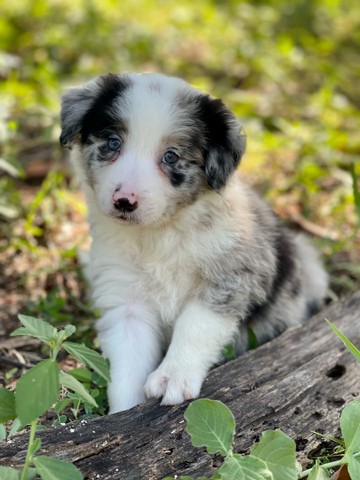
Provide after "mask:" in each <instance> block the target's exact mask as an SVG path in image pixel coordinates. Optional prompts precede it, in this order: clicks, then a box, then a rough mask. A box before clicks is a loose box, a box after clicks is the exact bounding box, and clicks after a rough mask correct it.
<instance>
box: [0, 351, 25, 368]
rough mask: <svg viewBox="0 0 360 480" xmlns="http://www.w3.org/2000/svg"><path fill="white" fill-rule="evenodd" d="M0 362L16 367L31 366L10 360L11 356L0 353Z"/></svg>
mask: <svg viewBox="0 0 360 480" xmlns="http://www.w3.org/2000/svg"><path fill="white" fill-rule="evenodd" d="M1 363H2V364H4V365H11V366H12V367H17V368H31V365H28V364H26V363H21V362H18V361H16V360H12V359H11V358H8V357H5V355H1V354H0V364H1Z"/></svg>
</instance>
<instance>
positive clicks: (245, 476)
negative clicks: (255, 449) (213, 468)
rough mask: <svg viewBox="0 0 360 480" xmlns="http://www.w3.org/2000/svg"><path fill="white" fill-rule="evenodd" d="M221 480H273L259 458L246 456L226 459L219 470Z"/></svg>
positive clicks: (236, 455)
mask: <svg viewBox="0 0 360 480" xmlns="http://www.w3.org/2000/svg"><path fill="white" fill-rule="evenodd" d="M219 473H220V475H221V480H273V478H274V477H273V476H272V473H271V472H270V470H269V469H268V468H267V466H266V463H265V462H263V461H262V460H261V459H260V458H256V457H253V456H252V455H247V456H246V457H244V456H242V455H238V454H235V455H232V456H229V457H226V459H225V462H224V463H223V465H222V466H221V467H220V469H219Z"/></svg>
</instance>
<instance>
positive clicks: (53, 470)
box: [34, 455, 83, 480]
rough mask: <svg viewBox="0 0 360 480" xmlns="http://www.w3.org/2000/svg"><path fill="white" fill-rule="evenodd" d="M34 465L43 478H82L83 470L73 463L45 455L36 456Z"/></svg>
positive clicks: (79, 479) (57, 479) (52, 479)
mask: <svg viewBox="0 0 360 480" xmlns="http://www.w3.org/2000/svg"><path fill="white" fill-rule="evenodd" d="M34 465H35V467H36V470H37V472H38V474H39V475H40V477H41V478H42V480H70V479H71V480H82V479H83V476H82V474H81V472H80V471H79V470H78V469H77V468H76V467H75V465H73V464H72V463H69V462H65V461H64V460H59V459H58V458H53V457H45V456H43V455H41V456H39V457H35V458H34Z"/></svg>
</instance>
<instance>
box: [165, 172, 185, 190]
mask: <svg viewBox="0 0 360 480" xmlns="http://www.w3.org/2000/svg"><path fill="white" fill-rule="evenodd" d="M168 177H169V180H170V183H171V185H172V186H173V187H180V186H181V185H182V184H183V183H184V181H185V179H186V175H185V174H184V173H181V172H178V171H176V170H175V169H171V170H169V171H168Z"/></svg>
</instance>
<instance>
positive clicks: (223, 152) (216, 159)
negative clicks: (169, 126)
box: [196, 95, 246, 190]
mask: <svg viewBox="0 0 360 480" xmlns="http://www.w3.org/2000/svg"><path fill="white" fill-rule="evenodd" d="M196 116H197V117H198V118H199V120H200V121H201V123H202V129H203V131H204V137H205V151H204V167H205V174H206V179H207V182H208V185H209V187H211V188H213V189H214V190H220V189H221V188H222V187H223V186H224V185H225V183H226V181H227V179H228V178H229V176H230V175H231V174H232V173H233V172H234V171H235V169H236V167H237V166H238V165H239V163H240V160H241V157H242V155H243V154H244V151H245V147H246V137H245V135H243V134H242V133H241V125H240V123H239V122H238V120H237V118H236V117H235V115H234V114H233V113H232V112H231V111H230V110H229V109H228V108H227V107H226V106H225V105H224V103H223V102H222V101H221V100H218V99H213V98H211V97H210V96H209V95H201V96H200V97H199V99H198V107H197V112H196Z"/></svg>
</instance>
